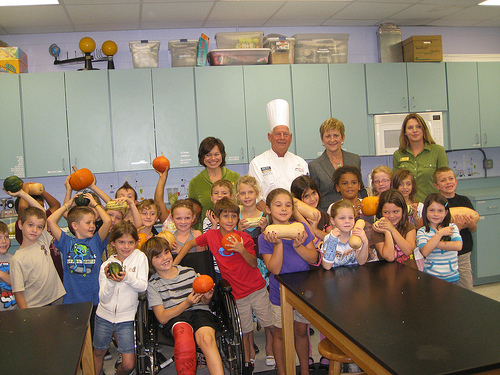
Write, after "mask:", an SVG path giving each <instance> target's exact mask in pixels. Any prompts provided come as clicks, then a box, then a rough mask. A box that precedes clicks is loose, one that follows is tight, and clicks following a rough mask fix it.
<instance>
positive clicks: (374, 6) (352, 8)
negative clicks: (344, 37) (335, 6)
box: [332, 2, 409, 20]
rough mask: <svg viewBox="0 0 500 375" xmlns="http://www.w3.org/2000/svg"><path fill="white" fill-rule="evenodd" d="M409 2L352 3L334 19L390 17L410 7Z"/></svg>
mask: <svg viewBox="0 0 500 375" xmlns="http://www.w3.org/2000/svg"><path fill="white" fill-rule="evenodd" d="M408 6H409V5H408V4H395V3H391V4H390V3H372V2H363V3H358V2H356V3H352V4H350V5H348V6H346V7H345V8H344V9H342V10H341V11H339V12H338V13H337V14H335V15H334V16H333V17H332V18H333V19H350V20H356V19H358V20H363V19H371V20H372V19H374V18H379V19H382V18H388V17H390V16H392V15H393V14H395V13H397V12H400V11H402V10H403V9H405V8H408Z"/></svg>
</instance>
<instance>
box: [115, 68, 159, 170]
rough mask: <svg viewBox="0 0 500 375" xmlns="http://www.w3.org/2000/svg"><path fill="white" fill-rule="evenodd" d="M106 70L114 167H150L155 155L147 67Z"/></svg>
mask: <svg viewBox="0 0 500 375" xmlns="http://www.w3.org/2000/svg"><path fill="white" fill-rule="evenodd" d="M108 73H109V93H110V105H111V126H112V139H113V154H114V165H115V170H116V171H133V170H144V169H151V168H152V166H151V162H152V161H153V159H154V157H155V155H156V148H155V133H154V130H155V129H154V118H153V87H152V82H151V69H133V70H132V69H130V70H110V71H109V72H108Z"/></svg>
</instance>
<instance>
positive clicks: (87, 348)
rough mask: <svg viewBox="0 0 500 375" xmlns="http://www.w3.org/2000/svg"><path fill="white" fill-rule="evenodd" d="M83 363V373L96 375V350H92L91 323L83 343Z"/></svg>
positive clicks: (84, 374)
mask: <svg viewBox="0 0 500 375" xmlns="http://www.w3.org/2000/svg"><path fill="white" fill-rule="evenodd" d="M81 364H82V374H83V375H95V367H94V352H93V350H92V335H91V333H90V325H89V326H88V327H87V334H86V335H85V342H84V343H83V350H82V357H81Z"/></svg>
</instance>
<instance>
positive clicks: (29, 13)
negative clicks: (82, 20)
mask: <svg viewBox="0 0 500 375" xmlns="http://www.w3.org/2000/svg"><path fill="white" fill-rule="evenodd" d="M0 9H1V12H0V25H2V26H3V27H5V28H9V27H15V28H17V29H19V28H21V27H24V26H26V27H34V28H40V27H43V26H69V25H70V22H69V20H68V17H67V16H66V13H65V12H64V9H63V8H62V7H61V6H59V5H40V6H36V7H27V6H26V7H2V8H0Z"/></svg>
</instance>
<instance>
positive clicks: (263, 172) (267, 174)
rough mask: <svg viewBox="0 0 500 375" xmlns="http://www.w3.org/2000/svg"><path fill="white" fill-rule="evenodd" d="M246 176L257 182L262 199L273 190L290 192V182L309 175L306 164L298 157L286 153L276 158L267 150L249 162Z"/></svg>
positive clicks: (272, 152)
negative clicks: (278, 189) (280, 189)
mask: <svg viewBox="0 0 500 375" xmlns="http://www.w3.org/2000/svg"><path fill="white" fill-rule="evenodd" d="M248 174H249V175H250V176H253V177H255V178H256V179H257V181H258V182H259V185H260V188H261V189H262V196H261V197H260V198H262V199H263V200H265V199H266V197H267V194H269V192H270V191H271V190H273V189H276V188H283V189H286V190H290V185H291V184H292V181H293V180H294V179H295V178H297V177H299V176H302V175H309V168H308V166H307V162H306V161H305V160H304V159H302V158H301V157H300V156H297V155H295V154H292V153H291V152H287V153H286V154H285V156H284V157H281V158H280V157H278V155H277V154H276V153H275V152H274V151H273V150H267V151H265V152H263V153H262V154H260V155H258V156H256V157H255V158H254V159H253V160H252V161H251V162H250V167H249V169H248Z"/></svg>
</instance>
